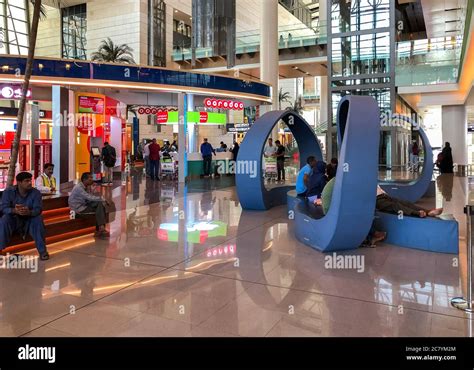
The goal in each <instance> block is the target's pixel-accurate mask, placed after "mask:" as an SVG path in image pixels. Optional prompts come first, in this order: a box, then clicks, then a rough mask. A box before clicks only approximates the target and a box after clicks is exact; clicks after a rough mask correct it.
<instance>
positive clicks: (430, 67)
mask: <svg viewBox="0 0 474 370" xmlns="http://www.w3.org/2000/svg"><path fill="white" fill-rule="evenodd" d="M462 45H463V38H462V36H456V37H440V38H436V39H425V40H415V41H404V42H399V43H398V44H397V60H396V67H395V71H396V73H395V75H396V85H397V86H426V85H438V84H450V83H456V82H458V79H459V71H460V65H461V51H462Z"/></svg>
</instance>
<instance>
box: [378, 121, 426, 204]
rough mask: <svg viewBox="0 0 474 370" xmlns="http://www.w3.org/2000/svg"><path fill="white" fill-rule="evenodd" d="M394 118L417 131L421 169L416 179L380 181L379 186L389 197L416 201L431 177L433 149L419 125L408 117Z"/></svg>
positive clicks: (421, 195) (424, 192) (423, 192)
mask: <svg viewBox="0 0 474 370" xmlns="http://www.w3.org/2000/svg"><path fill="white" fill-rule="evenodd" d="M394 119H398V120H403V121H405V122H408V123H410V124H411V125H412V126H413V127H414V128H415V130H416V131H418V132H419V134H420V137H421V142H422V143H423V149H424V161H423V171H422V172H421V175H420V176H419V177H418V179H416V180H414V181H410V182H380V184H379V185H380V187H381V188H382V189H383V190H384V191H385V192H386V193H387V194H388V195H390V196H391V197H394V198H397V199H403V200H406V201H409V202H416V201H418V200H419V199H421V198H422V197H423V195H425V194H426V192H427V191H428V188H429V186H430V183H431V180H432V178H433V168H434V163H433V149H432V148H431V145H430V141H429V140H428V136H426V133H425V132H424V131H423V129H422V128H421V127H419V125H418V124H417V123H416V122H414V121H413V120H412V119H410V118H409V117H405V116H398V115H397V116H396V117H395V118H394Z"/></svg>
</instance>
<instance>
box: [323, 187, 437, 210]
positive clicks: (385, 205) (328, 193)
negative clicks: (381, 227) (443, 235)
mask: <svg viewBox="0 0 474 370" xmlns="http://www.w3.org/2000/svg"><path fill="white" fill-rule="evenodd" d="M335 182H336V178H334V179H332V180H331V181H329V182H328V183H327V185H326V186H325V188H324V190H323V192H322V194H321V197H320V198H319V199H317V200H316V201H315V202H314V204H315V205H320V206H322V208H323V212H324V214H326V213H327V212H328V211H329V206H330V205H331V198H332V191H333V188H334V183H335ZM375 208H376V209H377V211H380V212H384V213H393V214H399V213H400V211H401V212H402V214H403V215H405V216H412V217H420V218H425V217H437V216H439V215H441V214H442V213H443V208H434V209H425V208H423V207H419V206H417V205H416V204H414V203H411V202H407V201H405V200H401V199H396V198H393V197H391V196H389V195H388V194H387V193H386V192H385V191H383V190H382V188H381V187H380V186H377V201H376V203H375Z"/></svg>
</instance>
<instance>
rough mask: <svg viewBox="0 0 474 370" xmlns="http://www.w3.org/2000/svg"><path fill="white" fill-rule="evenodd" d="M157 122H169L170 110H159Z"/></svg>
mask: <svg viewBox="0 0 474 370" xmlns="http://www.w3.org/2000/svg"><path fill="white" fill-rule="evenodd" d="M156 122H158V123H159V124H162V123H166V122H168V112H167V111H164V112H159V113H158V114H157V116H156Z"/></svg>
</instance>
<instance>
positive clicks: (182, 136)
mask: <svg viewBox="0 0 474 370" xmlns="http://www.w3.org/2000/svg"><path fill="white" fill-rule="evenodd" d="M187 111H188V104H187V96H186V94H184V93H179V94H178V117H179V121H178V122H179V123H178V147H179V149H178V154H179V170H178V175H179V176H178V181H179V183H180V184H185V183H186V177H187V176H188V158H187V151H188V143H187V140H186V136H187V126H188V125H187V123H188V122H187V121H188V120H187V114H186V112H187Z"/></svg>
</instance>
